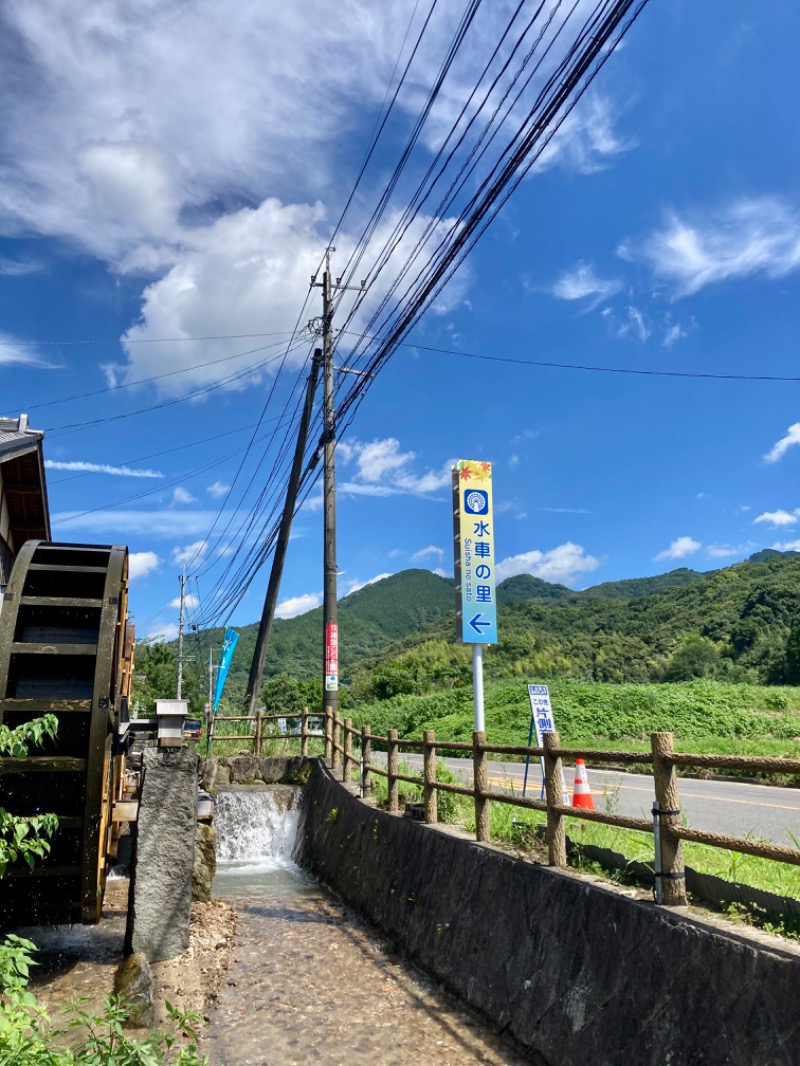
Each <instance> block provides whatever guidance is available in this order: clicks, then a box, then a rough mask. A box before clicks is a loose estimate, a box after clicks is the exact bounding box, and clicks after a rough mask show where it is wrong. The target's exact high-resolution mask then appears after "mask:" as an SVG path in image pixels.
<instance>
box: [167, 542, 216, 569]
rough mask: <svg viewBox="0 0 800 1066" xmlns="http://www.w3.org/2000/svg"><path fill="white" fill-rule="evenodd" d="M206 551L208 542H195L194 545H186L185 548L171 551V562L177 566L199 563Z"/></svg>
mask: <svg viewBox="0 0 800 1066" xmlns="http://www.w3.org/2000/svg"><path fill="white" fill-rule="evenodd" d="M207 550H208V542H207V541H205V540H196V541H195V542H194V544H187V545H186V547H185V548H173V549H172V561H173V562H174V563H176V564H177V565H178V566H191V565H192V564H193V563H199V562H200V561H201V559H202V558H203V556H204V555H205V554H206V551H207Z"/></svg>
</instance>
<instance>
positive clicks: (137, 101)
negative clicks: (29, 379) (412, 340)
mask: <svg viewBox="0 0 800 1066" xmlns="http://www.w3.org/2000/svg"><path fill="white" fill-rule="evenodd" d="M502 7H503V5H500V6H498V5H489V4H484V5H483V7H482V9H481V10H479V11H478V12H477V14H476V16H475V18H474V20H473V22H472V24H471V26H470V28H469V31H468V33H467V34H466V36H465V38H464V42H463V45H462V46H461V47H460V49H459V51H458V54H457V55H456V56H455V61H454V63H453V65H452V67H451V70H450V73H449V74H448V77H447V78H446V79H445V82H444V84H443V85H442V87H441V91H440V93H439V95H438V98H437V100H436V102H435V104H434V106H433V109H432V111H431V113H430V116H429V120H428V121H427V122H426V123H425V125H424V127H423V130H422V136H421V142H420V144H421V145H423V144H424V145H425V146H426V147H427V149H428V150H430V151H432V150H438V149H439V148H440V147H442V141H443V138H444V136H445V135H446V132H448V131H450V130H451V128H452V127H453V125H454V124H455V125H456V128H457V129H458V127H459V122H458V120H459V112H460V111H461V108H462V106H463V104H464V101H468V100H469V94H470V90H471V89H472V88H473V87H474V86H475V83H476V72H477V71H479V70H480V69H481V66H482V65H483V64H484V62H485V59H486V55H487V52H488V50H489V49H490V47H491V45H492V43H493V42H495V41H499V40H500V35H501V32H502V30H503V28H504V26H505V23H506V19H507V13H506V12H505V11H504V10H502ZM579 8H580V9H581V10H580V11H579V13H578V17H580V16H581V15H582V13H583V10H584V9H585V10H586V11H587V13H588V10H589V9H590V5H589V3H588V0H579ZM553 15H555V17H554V18H553V19H552V20H550V21H548V22H547V25H546V26H545V25H544V24H543V23H542V24H541V25H536V26H532V28H531V29H530V32H529V38H528V40H527V41H526V44H532V43H533V40H534V39H535V37H536V35H537V34H538V33H539V31H540V29H544V31H545V36H544V38H543V39H542V43H541V48H540V52H541V57H542V66H541V69H540V70H539V71H538V73H537V74H536V76H535V77H534V78H533V80H532V82H531V84H530V86H529V88H528V89H527V90H525V92H524V93H523V94H522V95H521V97H520V101H519V104H518V107H517V105H515V107H517V110H515V111H514V114H513V117H512V120H511V122H509V123H507V124H506V128H507V129H513V128H514V126H515V124H516V123H515V119H516V118H517V116H519V117H520V119H521V117H522V115H523V114H526V113H527V111H528V109H529V107H530V105H531V103H532V100H533V99H534V97H535V96H536V94H537V93H538V92H539V91H540V90H541V87H542V84H543V82H544V79H546V78H548V77H550V76H551V75H552V74H553V72H554V70H555V68H556V67H557V65H558V63H559V62H560V60H561V58H562V55H563V49H564V46H565V41H566V37H565V36H564V35H561V36H560V37H559V36H558V35H559V34H560V33H561V29H562V28H563V20H564V18H565V17H566V16H565V14H564V13H563V12H559V11H558V10H557V9H555V10H554V11H553ZM3 17H4V38H5V40H6V41H7V42H8V46H7V49H6V55H5V60H6V62H4V63H3V64H0V91H2V93H3V96H4V98H6V99H13V100H14V106H13V107H6V108H4V109H2V111H1V112H0V151H1V152H2V158H3V160H4V170H3V184H2V191H1V192H0V234H3V235H11V236H16V235H25V236H29V235H33V236H44V237H47V238H51V239H55V240H61V241H64V242H66V243H67V244H69V245H72V246H77V247H79V248H81V249H82V250H84V251H86V252H88V253H89V254H91V255H94V256H96V257H98V258H100V259H102V260H103V261H105V262H106V263H107V264H108V265H109V266H110V268H111V269H112V270H113V271H115V272H118V273H127V274H132V273H137V274H139V275H141V276H143V277H145V278H146V280H147V282H148V284H147V287H146V288H145V289H144V291H143V293H142V300H141V314H140V316H139V320H138V322H137V324H136V325H134V326H132V328H131V329H129V330H128V331H127V333H126V334H125V336H124V338H123V346H124V348H125V351H126V356H127V363H126V365H125V366H123V367H121V368H116V372H115V368H113V367H112V368H110V371H111V373H112V374H113V376H114V378H115V379H116V380H118V381H125V382H130V381H131V380H134V379H135V378H140V377H149V376H151V375H154V374H165V373H169V372H170V371H174V370H181V371H187V373H185V374H181V375H180V376H179V377H166V378H163V379H162V380H161V381H160V382H159V383H158V385H157V388H158V389H159V391H160V392H161V393H162V394H174V393H176V392H179V391H184V390H185V389H186V388H187V387H191V386H193V385H203V384H205V383H209V382H213V381H218V380H220V378H221V377H222V376H224V375H225V373H226V372H230V371H235V370H241V369H243V368H244V367H245V365H246V364H247V363H255V362H256V361H257V358H258V356H259V355H260V356H261V358H262V359H266V358H267V357H268V356H269V354H270V353H269V352H262V353H252V354H251V355H249V356H244V355H243V356H242V357H241V358H240V359H235V360H231V361H230V362H227V363H220V364H219V365H218V366H216V367H210V366H207V367H201V366H200V365H199V364H200V363H204V362H209V361H210V360H212V359H227V358H228V357H230V356H231V355H233V354H236V353H237V352H238V351H240V348H237V347H235V346H233V345H232V344H231V343H230V342H224V341H216V342H215V341H210V342H203V343H202V345H201V344H198V343H195V342H192V341H189V340H188V339H187V340H186V342H185V343H183V344H180V345H178V344H172V343H170V344H169V345H167V344H164V345H160V344H155V343H153V344H135V343H133V342H135V341H144V340H147V341H153V340H155V338H157V337H165V336H168V337H178V338H190V337H196V336H212V335H220V334H236V333H257V332H259V331H262V330H263V329H264V328H265V327H264V323H265V322H268V323H270V326H269V328H270V329H273V330H281V329H283V330H290V329H291V328H292V327H293V326H294V323H295V320H296V314H297V293H298V292H301V291H304V289H305V288H306V286H307V284H308V277H309V275H310V274H311V273H312V272H314V271H316V269H317V267H318V265H319V257H320V253H321V250H322V249H323V248H324V246H325V243H326V241H327V239H328V238H329V234H330V229H331V224H332V221H333V218H332V216H331V214H330V213H329V209H328V207H327V206H326V204H325V203H322V202H320V198H321V197H323V196H324V197H325V198H326V200H327V201H328V203H329V204H336V205H338V204H340V203H341V202H342V201H343V197H344V195H346V192H347V188H348V186H347V182H349V181H351V180H352V175H350V176H347V177H342V175H345V174H346V171H347V168H346V167H345V168H342V166H341V165H340V164H341V160H342V159H343V158H345V159H352V158H355V157H356V156H357V155H358V154H359V153H360V152H361V151H362V150H363V144H362V141H363V127H364V123H365V122H366V128H370V127H371V125H372V119H373V117H374V116H375V115H377V114H378V113H379V112H380V109H381V107H382V106H383V104H384V102H385V93H386V86H387V84H388V83H389V82H390V80H391V78H392V77H393V76H394V74H395V72H396V62H397V58H398V56H397V50H398V42H400V41H403V40H404V37H405V34H406V32H407V31H408V30H409V28H410V27H409V20H410V19H411V18H412V17H413V26H412V27H411V32H410V37H409V48H408V49H407V51H406V54H409V52H410V47H411V44H410V42H411V41H412V40H414V39H415V37H416V34H417V32H418V31H419V29H420V28H421V26H422V20H423V12H422V11H421V10H420V11H419V12H418V11H417V5H416V4H415V3H414V0H395V2H394V3H390V4H375V3H374V2H372V0H349V2H348V5H347V11H346V14H345V16H344V17H342V18H339V19H331V18H330V17H329V4H328V3H327V2H326V0H307V2H306V3H303V4H288V5H287V4H284V5H275V4H255V5H254V4H252V3H248V2H245V0H230V2H229V3H227V4H225V5H220V4H215V3H212V0H197V2H196V3H194V4H188V5H187V4H178V3H176V2H175V0H164V2H162V3H155V2H154V0H146V2H144V3H140V4H133V5H131V4H127V5H126V4H122V3H120V2H119V0H107V2H106V3H103V4H101V5H99V6H98V5H97V4H79V3H75V4H66V3H64V2H63V0H39V2H37V3H36V4H30V3H26V2H25V0H7V3H6V4H5V5H4V8H3ZM460 18H461V13H460V11H459V10H458V6H457V5H452V4H444V5H439V6H438V8H437V9H436V11H435V12H433V13H432V17H431V20H430V23H429V24H428V26H427V27H426V30H425V34H424V36H423V37H422V39H421V44H420V47H419V49H418V51H417V55H416V58H415V60H414V67H413V70H412V74H411V76H410V77H409V78H407V79H406V81H405V84H404V86H403V89H402V91H401V92H400V94H399V96H398V99H397V104H396V108H395V110H394V114H393V121H394V120H395V117H396V121H397V124H398V125H397V127H396V128H395V129H394V130H393V131H392V132H393V134H395V135H398V134H399V133H400V131H401V130H402V129H403V128H404V126H405V124H406V123H407V122H408V120H409V116H416V115H417V114H418V113H419V111H420V107H421V106H422V104H423V102H424V100H425V97H426V94H427V92H428V89H429V86H430V85H431V84H433V82H434V80H435V77H436V73H437V71H438V70H439V68H440V65H441V61H442V57H443V56H444V55H445V53H446V50H447V48H448V47H449V45H450V42H451V40H452V37H453V33H454V30H455V28H456V26H457V25H458V22H459V20H460ZM309 41H313V57H309V45H308V42H309ZM550 45H554V47H553V48H552V49H551V48H550V47H549V46H550ZM265 55H268V56H269V57H270V59H269V62H268V63H266V64H265V62H264V56H265ZM507 58H508V57H507V54H506V53H505V51H504V49H503V48H500V49H499V51H498V55H497V58H496V60H495V67H494V68H493V70H494V71H496V72H497V73H499V72H500V66H501V64H502V63H503V62H505V60H506V59H507ZM312 67H313V71H314V77H313V78H311V77H309V70H310V69H311V68H312ZM510 79H511V71H510V70H509V72H508V73H506V74H503V75H502V76H501V77H500V80H499V81H498V83H497V85H496V87H495V91H494V93H493V95H492V97H491V98H490V99H488V100H486V102H485V103H478V99H480V94H478V98H476V100H475V101H474V102H472V103H468V108H472V111H471V112H470V111H469V110H468V112H467V115H468V116H470V117H471V116H472V115H473V114H474V111H475V109H477V108H478V107H482V108H483V109H484V112H485V114H486V117H487V118H488V117H489V115H490V114H491V113H492V112H493V109H494V108H495V107H496V106H498V105H499V104H500V103H501V99H502V96H501V94H502V93H503V92H504V90H505V89H506V87H508V86H510V84H511V82H510ZM482 119H483V115H481V116H480V119H479V121H478V122H477V123H476V127H475V130H473V131H471V132H470V133H469V135H468V137H467V143H473V144H474V143H475V141H474V138H475V136H476V130H477V129H480V128H482V126H483V122H482ZM461 128H462V129H463V128H464V123H463V119H462V120H461ZM403 136H404V134H403ZM500 140H501V141H502V137H501V138H500ZM498 146H499V145H498ZM625 147H626V145H624V144H623V143H622V142H621V141H620V139H619V138H618V137H617V135H616V134H615V132H614V114H613V107H612V105H611V103H610V102H609V100H608V99H607V98H606V97H603V96H600V95H597V94H595V93H587V94H586V96H584V98H583V99H582V100H581V101H580V102H579V103H578V105H577V106H576V108H575V109H574V110H573V111H572V112H571V113H570V114H569V115H568V116H567V117H566V118H565V120H564V122H563V123H562V125H561V127H560V129H559V130H558V131H557V133H556V134H555V135H554V136H553V138H552V139H551V140H550V142H549V144H547V145H546V146H545V147H544V150H543V152H542V155H541V156H540V158H539V160H538V161H537V163H536V165H535V169H536V170H539V171H541V170H543V169H545V168H547V167H551V166H562V167H564V168H566V169H570V170H577V171H579V172H582V173H588V172H591V171H593V170H595V169H597V168H598V167H600V166H603V165H605V163H606V162H607V161H609V160H611V159H612V158H614V157H615V156H616V155H617V154H618V153H619V152H621V151H623V150H624V149H625ZM419 162H420V163H424V158H423V159H420V160H419ZM494 162H495V153H494V152H489V153H487V155H486V158H485V159H484V160H483V162H479V163H478V166H479V169H478V171H476V172H475V174H474V175H473V178H472V180H473V181H477V180H479V179H480V177H482V176H485V174H486V173H487V172H488V168H489V167H490V166H492V165H494ZM481 168H483V170H481ZM368 177H369V175H368ZM375 178H376V179H377V175H375ZM362 191H366V190H362ZM433 202H435V200H434V201H433ZM337 209H338V208H337ZM357 211H358V208H357V207H354V208H353V209H352V210H351V217H350V218H348V224H349V225H350V229H351V232H349V233H348V232H347V227H345V230H344V231H343V232H341V233H339V235H338V236H337V242H336V243H337V249H338V251H337V260H338V261H339V262H341V263H344V262H346V261H347V259H348V257H349V255H350V253H351V252H352V250H353V248H354V246H355V243H356V237H357V236H358V235H359V234H360V232H361V223H362V221H363V220H362V219H358V218H357V217H355V216H356V215H357ZM396 219H397V214H396V212H393V211H392V210H391V209H390V210H388V211H387V212H386V215H385V216H384V219H383V221H382V223H381V225H380V227H379V228H378V231H377V232H376V233H375V235H374V239H373V241H372V243H371V247H370V250H369V252H368V255H367V257H366V258H365V259H364V261H363V262H362V263H361V265H360V267H359V271H360V273H359V275H358V276H359V277H361V276H366V273H367V271H368V270H369V269H370V267H371V265H373V262H374V259H375V255H376V252H375V249H376V248H377V247H380V246H381V245H382V243H383V242H384V241H385V240H386V239H387V237H388V235H389V234H390V233H391V232H392V230H393V227H394V224H395V221H396ZM427 222H428V220H427V219H425V218H424V217H421V216H420V217H418V218H417V219H416V221H415V223H414V225H413V226H412V228H411V230H410V231H409V232H408V233H407V234H406V235H405V236H404V237H403V239H402V241H401V242H400V244H399V246H398V247H397V248H396V249H395V252H394V253H393V254H394V256H395V258H396V261H397V262H399V263H402V262H404V261H405V259H406V257H407V255H408V253H409V251H410V250H411V249H412V248H414V247H415V246H416V244H417V241H418V239H419V238H420V236H421V235H422V233H423V231H424V229H425V227H426V226H427ZM447 227H448V223H447V222H442V221H439V222H436V223H435V224H434V225H433V226H432V229H431V230H430V232H429V233H428V237H427V240H428V241H430V242H431V243H429V244H426V246H425V248H424V249H423V253H422V254H423V255H425V254H427V252H428V251H429V250H430V248H431V247H432V245H435V244H438V243H439V240H440V238H441V237H442V235H443V233H444V230H445V228H447ZM370 257H372V258H371V259H370ZM361 271H363V273H361ZM396 273H397V270H396V269H394V268H393V266H392V265H391V264H390V265H389V266H388V268H387V269H386V270H384V271H383V276H384V277H386V278H392V277H394V276H395V275H396ZM466 283H467V282H466V280H465V272H464V269H463V268H462V270H461V271H460V272H459V275H458V276H457V277H456V278H455V279H454V281H453V282H451V283H450V284H449V285H448V287H447V290H446V292H445V293H444V294H442V296H441V297H440V298H439V301H438V303H437V309H438V310H439V311H440V312H443V311H445V310H446V309H447V308H451V307H453V306H454V305H455V303H457V302H458V300H459V299H461V297H462V296H463V291H464V287H465V285H466ZM383 284H384V282H383V281H379V282H378V283H377V284H375V285H374V286H373V288H372V290H371V292H370V295H369V296H368V298H367V300H366V301H365V306H364V314H363V316H360V317H359V316H357V317H356V320H355V321H354V322H353V324H352V327H351V328H355V329H358V328H359V327H360V325H363V324H364V322H365V318H366V315H367V314H368V313H369V311H370V310H371V309H373V308H374V307H375V306H376V304H377V301H378V300H380V299H381V296H382V292H381V291H380V287H381V285H383ZM346 310H347V307H346V306H345V307H344V308H343V311H346ZM242 347H247V345H243V346H242ZM252 347H257V344H253V345H252ZM12 352H13V349H7V350H6V355H5V361H9V360H10V359H11V358H12V357H13V358H15V361H17V362H33V361H34V359H33V358H32V356H31V353H30V352H26V351H21V350H17V353H16V355H15V356H12ZM304 356H305V353H302V354H299V353H295V354H292V355H291V356H290V357H289V368H292V367H297V366H298V365H299V361H300V359H301V358H304ZM3 358H4V357H3V356H2V354H0V361H3ZM263 372H264V373H268V372H269V371H268V370H267V369H265V370H264V371H263ZM256 380H257V376H256V375H255V374H254V375H253V376H249V377H248V378H247V381H248V382H250V383H252V382H254V381H256ZM229 387H230V388H238V387H243V386H242V381H241V380H240V381H238V382H231V383H230V386H229Z"/></svg>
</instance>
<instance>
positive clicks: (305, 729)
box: [212, 707, 800, 905]
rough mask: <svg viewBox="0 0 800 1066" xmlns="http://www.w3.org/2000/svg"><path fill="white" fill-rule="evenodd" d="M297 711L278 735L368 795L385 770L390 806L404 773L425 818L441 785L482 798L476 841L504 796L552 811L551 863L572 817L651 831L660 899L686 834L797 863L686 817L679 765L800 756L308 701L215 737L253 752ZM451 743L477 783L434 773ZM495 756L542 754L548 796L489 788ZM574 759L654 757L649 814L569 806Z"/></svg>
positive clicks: (787, 767)
mask: <svg viewBox="0 0 800 1066" xmlns="http://www.w3.org/2000/svg"><path fill="white" fill-rule="evenodd" d="M298 718H299V719H300V733H299V734H296V733H289V732H287V733H285V734H280V739H282V740H294V739H296V738H298V736H299V739H300V746H301V754H302V755H304V756H305V755H308V741H309V738H310V737H312V736H317V737H321V738H322V739H323V742H324V757H325V759H326V761H327V762H328V763H329V765H330V767H331V769H332V770H334V771H338V772H339V773H340V774H341V778H342V780H343V781H346V782H350V781H351V780H352V779H353V778H354V777H357V779H358V781H359V785H360V789H361V795H362V796H364V797H366V796H368V795H369V794H370V792H371V791H372V781H371V778H372V777H373V776H378V777H382V778H385V779H386V781H387V792H388V810H389V811H390V813H393V814H396V813H398V812H399V809H400V793H399V785H400V783H401V782H403V783H406V784H410V785H414V786H416V787H418V788H420V789H421V790H422V798H423V807H424V819H425V821H426V822H427V823H428V824H435V823H436V820H437V812H436V797H437V793H439V792H443V793H447V794H450V795H456V796H469V797H470V798H471V799H472V801H473V803H474V805H475V836H476V839H477V840H479V841H488V840H489V839H490V829H489V826H490V821H489V812H490V804H492V803H503V804H508V805H510V806H514V807H521V808H524V809H527V810H534V811H542V812H544V813H546V815H547V848H548V858H549V862H550V865H551V866H566V863H567V848H566V830H565V826H564V819H565V818H579V819H582V820H584V821H589V822H599V823H601V824H603V825H611V826H617V827H619V828H621V829H632V830H635V831H637V832H640V833H649V834H652V835H653V836H654V844H655V847H654V853H655V862H654V872H655V882H656V898H657V900H658V901H659V902H661V903H664V904H668V905H676V904H684V903H686V887H685V871H684V863H683V855H682V852H681V841H682V840H689V841H693V842H695V843H699V844H707V845H709V846H710V847H715V848H724V849H726V850H728V851H735V852H741V853H742V854H745V855H755V856H758V857H760V858H765V859H773V860H775V861H777V862H785V863H790V864H792V865H794V866H800V850H799V849H796V848H788V847H784V846H782V845H778V844H769V843H766V842H764V841H758V840H749V839H743V838H740V837H730V836H725V835H723V834H720V833H707V832H705V831H703V830H700V829H694V828H690V827H688V826H683V825H681V824H680V819H681V810H680V796H679V792H678V777H677V774H676V772H675V771H676V768H678V767H681V768H692V769H695V768H702V769H724V770H746V771H762V772H767V773H784V774H800V759H780V758H761V757H759V756H754V755H747V756H744V755H743V756H731V755H693V754H685V753H678V752H676V751H675V750H674V737H673V734H672V733H652V734H651V736H650V751H649V752H638V751H637V752H632V751H627V752H626V751H605V750H604V751H596V750H594V749H588V748H562V747H561V743H560V738H559V735H558V733H546V734H545V736H544V738H543V747H541V748H534V747H524V746H520V745H509V744H489V743H487V741H486V734H485V733H482V732H475V733H473V735H472V743H471V744H470V743H465V742H463V741H453V740H441V739H439V740H437V738H436V735H435V733H434V731H433V730H432V729H426V730H425V732H424V734H423V736H422V739H421V740H416V739H405V738H400V737H399V736H398V735H397V730H396V729H389V730H387V734H386V736H380V735H378V734H375V733H373V732H372V730H371V729H370V727H369V726H368V725H365V726H361V727H360V728H359V727H354V726H353V723H352V721H351V719H349V718H345V719H342V718H341V717H340V715H339V713H338V711H337V712H335V713H331V711H330V710H329V709H328V708H326V709H325V712H324V714H319V713H317V714H312V713H309V710H308V708H307V707H306V708H304V709H303V711H302V712H299V713H294V714H270V715H267V714H264V713H263V712H259V713H258V714H257V715H256V716H255V717H246V716H243V717H231V718H228V717H226V718H223V719H220V723H222V722H225V723H227V722H250V723H252V731H250V732H248V734H247V735H245V736H241V735H238V736H237V735H231V736H213V738H212V739H213V741H221V740H238V741H242V742H244V741H249V742H251V743H252V746H253V752H254V754H256V755H261V751H262V747H263V743H264V740H265V739H267V738H269V739H275V736H276V735H275V734H265V732H264V724H265V723H266V722H272V721H276V720H278V719H284V720H286V721H288V720H296V719H298ZM311 719H315V720H318V719H322V720H323V729H322V731H321V732H312V730H311V729H310V728H309V722H310V720H311ZM376 749H383V750H384V751H385V752H386V765H385V766H383V765H379V764H377V763H375V762H373V754H374V752H375V750H376ZM403 750H412V751H413V750H416V751H420V752H421V753H422V760H423V772H422V775H421V776H414V775H410V774H402V773H400V769H399V766H400V753H401V751H403ZM445 752H448V753H449V752H464V753H468V754H470V755H471V756H472V771H473V772H472V783H471V784H468V783H466V782H465V783H463V784H453V783H451V782H448V781H439V780H437V769H436V767H437V764H436V759H437V754H439V755H441V754H442V753H445ZM491 755H515V756H518V757H525V758H527V757H530V758H532V759H542V761H543V763H544V770H545V799H544V800H540V799H531V798H528V797H527V796H520V795H515V794H514V793H513V792H502V791H500V790H498V789H494V788H491V787H490V786H489V773H488V757H489V756H491ZM575 759H586V760H587V761H591V762H593V763H613V764H615V765H623V766H626V765H631V766H642V765H645V766H651V767H652V770H653V783H654V787H653V791H654V802H653V820H652V822H648V821H646V820H644V819H641V818H629V817H626V816H624V815H620V814H613V813H611V812H603V811H587V810H584V809H582V808H578V807H568V806H565V805H564V792H563V762H564V760H569V761H573V760H575Z"/></svg>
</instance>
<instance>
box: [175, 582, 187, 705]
mask: <svg viewBox="0 0 800 1066" xmlns="http://www.w3.org/2000/svg"><path fill="white" fill-rule="evenodd" d="M180 582H181V613H180V616H179V618H178V693H177V698H178V699H180V698H181V690H182V688H183V616H184V611H185V609H186V571H185V570H184V571H182V573H181V576H180Z"/></svg>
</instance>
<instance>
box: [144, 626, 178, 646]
mask: <svg viewBox="0 0 800 1066" xmlns="http://www.w3.org/2000/svg"><path fill="white" fill-rule="evenodd" d="M177 636H178V623H177V622H156V623H155V624H154V625H153V626H151V627H150V629H149V630H148V632H147V633H146V635H145V640H152V641H156V642H158V643H162V644H166V643H168V642H169V641H170V640H175V639H176V638H177Z"/></svg>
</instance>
